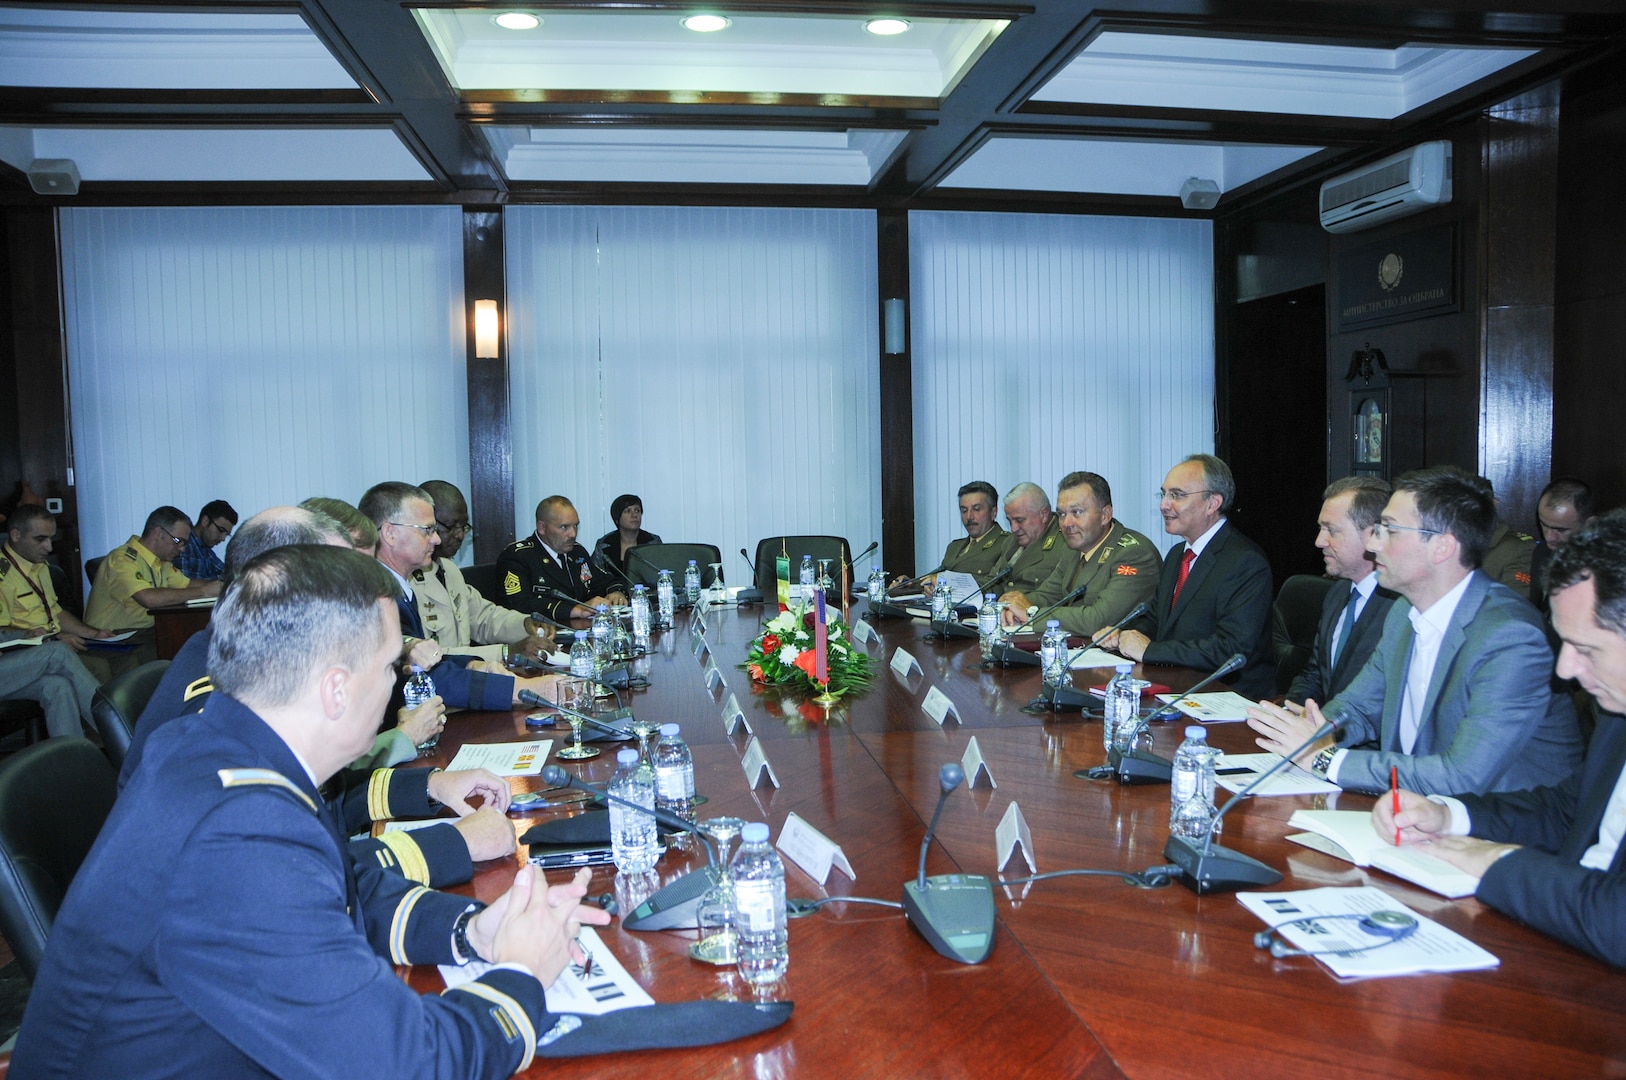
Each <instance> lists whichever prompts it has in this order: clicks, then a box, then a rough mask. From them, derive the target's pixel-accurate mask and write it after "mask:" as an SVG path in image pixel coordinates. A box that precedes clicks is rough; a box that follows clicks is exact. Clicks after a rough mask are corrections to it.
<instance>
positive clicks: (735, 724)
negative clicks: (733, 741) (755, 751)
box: [723, 690, 756, 735]
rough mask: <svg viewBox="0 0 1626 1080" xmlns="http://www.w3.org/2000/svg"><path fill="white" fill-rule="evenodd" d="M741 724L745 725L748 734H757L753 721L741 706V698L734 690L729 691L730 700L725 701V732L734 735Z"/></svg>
mask: <svg viewBox="0 0 1626 1080" xmlns="http://www.w3.org/2000/svg"><path fill="white" fill-rule="evenodd" d="M741 724H744V725H745V733H746V734H747V735H755V734H756V732H754V731H752V730H751V721H749V720H747V719H746V718H745V710H744V709H742V708H740V699H739V698H737V697H735V696H734V692H733V691H732V690H730V691H729V693H728V700H727V701H725V702H723V734H725V735H732V734H734V732H735V730H736V729H738V728H739V726H740V725H741Z"/></svg>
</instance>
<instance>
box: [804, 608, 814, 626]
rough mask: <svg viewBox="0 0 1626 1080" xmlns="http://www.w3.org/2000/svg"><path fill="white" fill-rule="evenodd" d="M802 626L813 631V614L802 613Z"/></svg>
mask: <svg viewBox="0 0 1626 1080" xmlns="http://www.w3.org/2000/svg"><path fill="white" fill-rule="evenodd" d="M802 625H803V626H805V627H807V628H808V629H809V630H811V629H813V612H811V611H806V612H803V613H802Z"/></svg>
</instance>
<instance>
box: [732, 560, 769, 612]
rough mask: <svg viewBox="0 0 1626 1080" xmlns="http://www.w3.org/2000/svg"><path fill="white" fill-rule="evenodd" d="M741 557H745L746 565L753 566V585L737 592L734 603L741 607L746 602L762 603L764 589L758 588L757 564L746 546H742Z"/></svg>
mask: <svg viewBox="0 0 1626 1080" xmlns="http://www.w3.org/2000/svg"><path fill="white" fill-rule="evenodd" d="M740 558H742V559H744V560H745V565H746V566H748V567H750V568H751V586H750V588H746V589H741V590H740V591H739V592H738V593H737V594H735V596H734V603H736V604H738V605H739V606H741V607H744V606H745V605H746V604H760V603H762V590H761V589H759V588H757V564H756V563H754V562H752V561H751V556H750V554H749V553H748V552H747V551H746V550H745V549H744V548H740Z"/></svg>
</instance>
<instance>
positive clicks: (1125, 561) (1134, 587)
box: [1027, 521, 1163, 637]
mask: <svg viewBox="0 0 1626 1080" xmlns="http://www.w3.org/2000/svg"><path fill="white" fill-rule="evenodd" d="M1162 573H1163V556H1162V555H1159V554H1158V551H1157V547H1156V546H1155V545H1153V543H1152V542H1151V541H1150V540H1148V539H1147V538H1146V537H1145V536H1143V535H1141V534H1140V533H1138V532H1136V531H1135V530H1134V529H1126V528H1124V527H1123V525H1122V524H1121V523H1120V522H1117V521H1114V522H1113V523H1112V524H1111V525H1110V526H1108V528H1107V534H1106V536H1105V537H1103V538H1102V540H1101V543H1100V544H1099V545H1098V546H1097V547H1096V549H1095V551H1094V553H1093V554H1091V555H1090V557H1089V558H1088V559H1085V557H1084V555H1083V554H1082V553H1080V554H1076V555H1075V556H1074V557H1073V558H1071V559H1064V560H1062V562H1061V563H1060V565H1058V566H1057V567H1056V570H1055V572H1054V573H1052V574H1051V575H1050V577H1049V579H1048V580H1046V581H1045V583H1044V584H1043V585H1040V586H1039V587H1038V588H1037V589H1035V590H1034V591H1032V592H1030V593H1028V594H1027V597H1028V599H1029V600H1030V601H1032V602H1033V603H1034V604H1036V605H1037V606H1038V607H1039V608H1040V609H1041V610H1042V609H1044V608H1047V607H1049V606H1050V605H1051V604H1054V603H1055V602H1056V601H1058V600H1060V599H1061V598H1062V597H1064V596H1066V595H1067V594H1068V593H1070V592H1072V591H1073V590H1074V589H1076V588H1078V587H1079V586H1080V585H1083V586H1086V588H1085V592H1084V595H1083V596H1081V597H1079V598H1078V599H1077V600H1074V601H1073V602H1072V603H1071V604H1069V605H1068V606H1066V607H1063V608H1057V609H1056V610H1055V611H1053V612H1051V613H1050V614H1049V616H1047V618H1051V619H1055V620H1057V621H1058V622H1060V623H1061V628H1062V629H1063V630H1065V631H1067V632H1068V633H1069V634H1078V635H1081V636H1084V637H1088V636H1089V635H1091V634H1093V633H1095V632H1096V631H1097V630H1099V629H1101V628H1102V627H1103V626H1111V625H1112V624H1113V623H1115V622H1117V621H1118V620H1119V619H1121V618H1123V617H1124V616H1125V615H1127V614H1129V612H1130V610H1131V609H1132V608H1134V606H1135V605H1136V604H1138V603H1140V602H1141V601H1143V600H1144V601H1146V602H1148V603H1150V602H1151V600H1152V597H1153V596H1156V595H1157V581H1158V578H1159V577H1160V576H1161V575H1162Z"/></svg>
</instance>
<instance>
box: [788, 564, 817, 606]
mask: <svg viewBox="0 0 1626 1080" xmlns="http://www.w3.org/2000/svg"><path fill="white" fill-rule="evenodd" d="M813 578H814V574H813V556H811V555H803V556H802V569H801V572H800V573H799V574H798V576H797V579H796V580H797V582H798V583H799V584H800V585H801V589H800V591H799V592H797V594H796V595H795V596H793V597H791V599H792V600H800V601H801V602H802V603H804V604H811V603H812V602H813Z"/></svg>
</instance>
